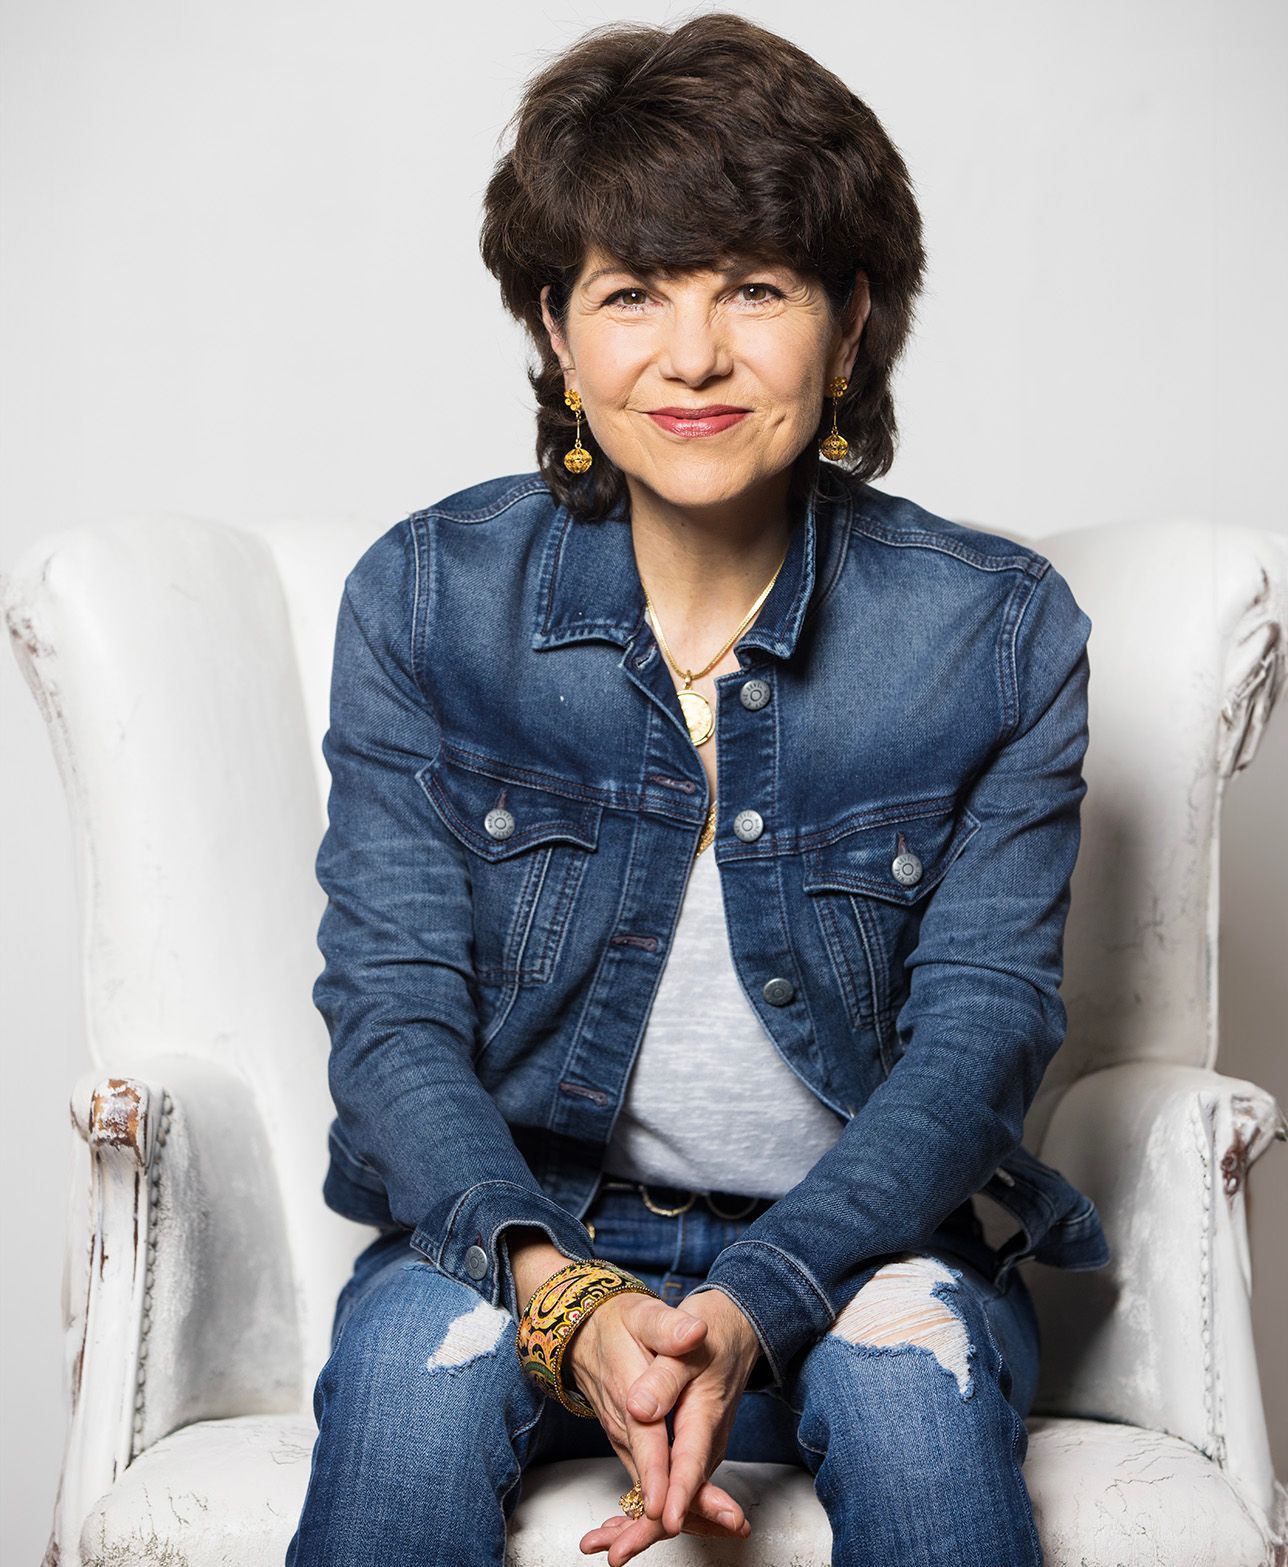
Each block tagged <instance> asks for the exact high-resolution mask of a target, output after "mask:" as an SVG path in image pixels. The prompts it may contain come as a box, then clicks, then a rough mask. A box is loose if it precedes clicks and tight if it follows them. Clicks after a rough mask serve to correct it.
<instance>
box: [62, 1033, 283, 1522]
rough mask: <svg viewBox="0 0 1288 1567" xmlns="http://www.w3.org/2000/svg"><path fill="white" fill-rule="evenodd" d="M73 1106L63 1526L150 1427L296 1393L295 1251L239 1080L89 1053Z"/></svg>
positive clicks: (177, 1060)
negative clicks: (76, 1142) (76, 1208)
mask: <svg viewBox="0 0 1288 1567" xmlns="http://www.w3.org/2000/svg"><path fill="white" fill-rule="evenodd" d="M71 1114H72V1123H73V1125H74V1127H75V1129H76V1131H77V1132H78V1133H79V1135H80V1137H81V1138H82V1139H83V1140H84V1143H85V1147H86V1148H87V1150H88V1173H89V1192H88V1202H89V1205H88V1210H87V1212H86V1213H84V1214H83V1215H82V1216H81V1222H79V1223H73V1224H72V1225H71V1226H69V1231H68V1234H69V1246H68V1250H67V1253H66V1257H65V1263H64V1278H63V1312H64V1327H65V1331H66V1332H67V1335H68V1345H69V1354H68V1377H69V1382H70V1386H69V1388H68V1395H69V1404H70V1410H69V1421H68V1432H67V1452H66V1456H65V1461H64V1469H63V1481H62V1488H61V1491H60V1494H59V1499H58V1504H57V1511H58V1515H59V1523H60V1528H59V1530H58V1532H59V1536H60V1538H62V1539H63V1540H75V1539H77V1538H78V1536H79V1529H80V1524H81V1520H82V1519H83V1517H84V1516H85V1513H86V1512H87V1511H88V1509H89V1507H90V1505H91V1504H92V1503H93V1501H94V1500H95V1499H96V1498H97V1497H99V1496H101V1495H102V1494H103V1492H105V1491H107V1490H108V1489H110V1487H111V1486H112V1485H113V1484H114V1482H115V1480H116V1477H117V1475H118V1474H119V1473H120V1472H121V1471H122V1470H123V1469H125V1467H126V1466H127V1465H128V1464H129V1463H130V1461H131V1460H132V1459H133V1458H135V1457H137V1456H138V1454H139V1453H140V1452H142V1450H143V1449H144V1448H145V1447H147V1446H149V1445H150V1444H151V1443H153V1442H155V1441H157V1440H158V1439H159V1438H160V1437H162V1436H165V1435H166V1434H168V1433H169V1432H171V1431H173V1430H175V1429H177V1428H178V1427H180V1426H184V1425H188V1424H190V1423H191V1422H193V1421H197V1420H205V1419H211V1418H218V1417H221V1416H227V1415H249V1414H260V1413H276V1412H284V1411H289V1412H292V1413H294V1412H296V1411H298V1409H299V1407H300V1402H301V1390H300V1386H299V1375H300V1370H299V1368H300V1363H301V1355H300V1344H299V1330H298V1325H297V1319H296V1301H295V1286H294V1279H293V1273H292V1266H291V1256H290V1249H289V1246H288V1244H287V1236H286V1228H285V1224H284V1221H283V1215H282V1207H281V1202H280V1199H279V1195H278V1187H277V1177H276V1174H275V1172H274V1169H273V1161H272V1158H271V1154H270V1150H269V1145H268V1139H267V1137H266V1135H265V1132H264V1128H263V1125H262V1122H261V1119H260V1116H259V1112H258V1110H257V1108H256V1105H255V1101H254V1096H253V1095H252V1093H251V1091H250V1089H249V1087H248V1086H247V1085H246V1083H245V1082H244V1081H243V1080H242V1079H241V1078H240V1077H238V1076H236V1075H235V1074H234V1073H232V1072H231V1071H229V1070H227V1069H226V1068H224V1067H221V1066H219V1065H217V1064H215V1063H213V1062H210V1061H205V1060H201V1059H200V1058H197V1057H193V1056H169V1057H161V1058H155V1059H152V1060H150V1061H149V1062H148V1063H147V1065H146V1067H145V1068H144V1069H143V1070H142V1071H141V1072H134V1073H125V1072H122V1073H120V1074H119V1075H112V1074H109V1073H105V1072H103V1071H102V1070H101V1069H97V1068H96V1069H95V1070H93V1071H92V1072H89V1073H87V1074H85V1075H84V1076H83V1077H81V1078H80V1080H79V1081H78V1082H77V1084H76V1086H75V1089H74V1090H73V1093H72V1102H71ZM76 1167H77V1168H78V1169H81V1170H82V1171H83V1169H84V1158H83V1156H82V1157H80V1158H78V1159H77V1160H76ZM72 1196H73V1200H74V1199H75V1193H74V1192H73V1194H72ZM86 1241H87V1243H88V1246H87V1249H86V1245H85V1244H84V1242H86ZM78 1332H79V1338H80V1345H79V1349H78V1350H76V1351H74V1352H73V1351H72V1350H71V1345H72V1343H73V1341H74V1339H75V1336H76V1334H77V1333H78Z"/></svg>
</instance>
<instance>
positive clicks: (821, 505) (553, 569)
mask: <svg viewBox="0 0 1288 1567" xmlns="http://www.w3.org/2000/svg"><path fill="white" fill-rule="evenodd" d="M628 505H629V503H628V502H626V501H623V502H622V503H620V504H619V505H618V506H617V507H616V508H615V509H614V510H613V511H612V512H610V513H609V514H608V515H607V516H606V517H605V518H604V519H603V520H602V521H599V522H577V521H574V519H573V518H572V516H571V515H570V513H569V512H568V510H567V508H566V507H564V506H558V507H557V508H556V509H555V513H554V515H553V517H552V518H551V521H550V525H549V528H548V529H547V532H546V540H545V547H544V549H543V551H542V557H541V564H540V568H539V572H540V575H539V579H538V590H537V608H536V615H535V619H534V623H533V627H532V646H533V647H534V648H551V647H562V646H563V645H564V644H566V643H569V642H587V641H597V640H603V639H607V640H608V641H610V642H616V643H618V644H619V645H621V646H623V647H625V646H627V645H629V644H630V643H631V642H632V641H634V639H635V638H636V637H637V636H638V635H639V633H640V632H641V631H642V630H644V631H647V630H648V625H647V622H646V621H645V619H644V588H643V585H642V583H641V582H640V576H639V569H638V567H637V566H636V564H635V550H634V544H633V540H632V537H631V528H630V515H629V510H628ZM829 510H830V505H829V503H828V502H825V501H823V502H818V501H810V502H809V504H808V505H807V506H806V507H805V508H804V515H803V517H801V518H800V519H799V520H798V522H797V525H796V527H794V528H793V529H792V534H791V538H790V540H789V542H788V546H787V554H786V557H785V558H784V560H783V565H782V569H781V571H780V572H779V573H778V579H777V581H776V582H775V583H774V586H773V589H772V590H771V592H770V594H769V597H768V598H767V599H766V600H765V602H764V603H763V604H762V605H761V606H760V612H759V613H758V614H757V616H756V621H755V624H754V625H752V626H751V627H750V628H749V629H748V630H747V631H744V632H743V634H742V636H741V637H739V639H738V641H737V643H736V644H735V646H736V647H745V646H749V645H750V646H753V647H758V648H763V649H764V650H765V651H766V652H767V653H772V654H774V655H775V656H776V657H778V658H790V657H791V654H792V651H793V649H794V648H795V646H796V642H797V638H798V637H799V636H800V631H801V626H802V625H803V624H804V621H805V615H806V612H807V610H808V609H809V603H810V598H811V596H812V594H813V592H814V583H815V580H816V575H817V564H816V563H817V561H818V559H819V542H820V519H821V516H822V515H823V514H825V513H827V512H828V511H829ZM829 532H830V530H829ZM650 634H651V633H650Z"/></svg>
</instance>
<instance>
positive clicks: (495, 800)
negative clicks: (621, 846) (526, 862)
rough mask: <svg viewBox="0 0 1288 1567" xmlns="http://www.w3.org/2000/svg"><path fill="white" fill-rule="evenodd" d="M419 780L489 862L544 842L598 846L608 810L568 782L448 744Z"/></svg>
mask: <svg viewBox="0 0 1288 1567" xmlns="http://www.w3.org/2000/svg"><path fill="white" fill-rule="evenodd" d="M416 777H417V779H418V780H419V782H420V786H421V788H422V789H424V791H425V793H426V794H427V795H428V796H429V800H430V803H431V805H433V807H434V809H435V810H436V811H437V812H438V814H439V815H440V816H441V817H442V819H443V822H444V823H445V825H446V826H447V827H448V828H449V830H450V831H451V832H452V833H454V834H455V836H456V837H457V838H459V839H460V840H461V842H462V843H463V844H464V845H465V846H466V848H468V849H472V850H473V851H474V853H475V854H478V855H481V856H482V857H483V858H484V859H486V860H504V859H507V858H509V857H510V856H511V855H514V854H521V853H523V851H524V850H525V849H531V848H533V847H534V846H536V845H537V844H542V843H573V844H579V845H580V846H581V847H582V848H583V849H594V848H595V847H597V845H598V843H599V823H600V819H601V818H602V816H603V814H604V808H603V806H602V805H601V804H600V803H599V802H598V801H596V800H592V799H589V798H587V797H586V796H585V795H583V794H581V793H579V792H578V785H577V784H575V783H573V782H571V781H570V780H566V779H562V778H553V777H551V776H549V775H548V774H544V773H537V772H533V771H532V770H531V769H530V768H525V767H518V766H515V765H513V764H511V763H507V762H498V761H496V760H494V759H493V758H491V757H485V756H481V755H479V754H478V753H477V752H473V751H469V752H467V751H463V750H461V749H459V748H457V747H455V746H451V745H447V744H444V745H443V746H442V747H441V749H440V750H439V753H438V755H437V756H436V757H435V758H434V760H433V761H432V762H429V763H427V764H426V765H425V766H424V767H422V768H421V769H420V770H419V772H418V773H417V774H416Z"/></svg>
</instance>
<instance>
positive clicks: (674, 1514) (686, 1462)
mask: <svg viewBox="0 0 1288 1567" xmlns="http://www.w3.org/2000/svg"><path fill="white" fill-rule="evenodd" d="M729 1419H730V1411H729V1410H727V1409H726V1408H724V1407H722V1406H721V1405H720V1404H719V1403H718V1402H716V1401H715V1400H709V1399H708V1400H703V1401H700V1402H699V1401H695V1400H694V1399H693V1398H691V1397H690V1398H688V1399H685V1400H684V1401H682V1402H681V1404H680V1406H679V1407H678V1408H677V1409H676V1412H675V1418H674V1419H673V1421H672V1425H673V1427H674V1430H675V1440H674V1442H673V1443H672V1444H671V1449H670V1453H669V1455H668V1456H669V1459H670V1484H669V1486H668V1488H667V1494H666V1500H665V1503H664V1506H663V1509H662V1512H661V1515H660V1516H661V1519H662V1523H663V1525H664V1526H665V1527H666V1528H667V1529H669V1530H670V1531H671V1532H675V1531H676V1530H677V1529H678V1527H679V1520H680V1519H682V1518H683V1517H684V1516H685V1515H686V1514H687V1513H688V1512H689V1511H691V1510H692V1509H694V1508H695V1507H697V1506H698V1505H699V1504H698V1503H697V1501H696V1498H697V1497H698V1496H699V1494H700V1493H701V1491H702V1489H703V1487H704V1486H706V1485H708V1484H709V1483H710V1482H709V1480H708V1476H709V1475H710V1474H711V1472H712V1471H713V1470H714V1469H715V1468H716V1467H717V1466H718V1464H719V1463H720V1460H721V1458H722V1457H723V1456H724V1450H725V1446H726V1438H725V1436H724V1430H725V1428H726V1427H727V1425H728V1424H729ZM715 1489H719V1488H718V1487H716V1488H715ZM722 1494H723V1495H726V1496H727V1495H728V1493H727V1492H724V1493H722ZM730 1501H732V1498H730ZM734 1507H735V1509H736V1510H737V1514H738V1517H739V1519H741V1516H742V1509H741V1508H739V1507H737V1504H736V1503H734ZM702 1510H705V1509H702Z"/></svg>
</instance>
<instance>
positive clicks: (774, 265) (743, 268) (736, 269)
mask: <svg viewBox="0 0 1288 1567" xmlns="http://www.w3.org/2000/svg"><path fill="white" fill-rule="evenodd" d="M711 270H712V271H713V272H716V273H717V274H718V275H719V276H720V277H724V278H730V277H737V276H739V275H740V274H742V273H744V272H757V271H762V270H763V271H786V270H789V269H788V268H787V266H786V264H785V263H783V262H778V261H755V260H748V261H735V262H734V263H732V265H730V266H727V267H713V268H711ZM616 273H624V274H626V275H627V276H629V277H642V278H647V279H650V280H651V279H653V278H658V277H661V276H662V272H661V271H660V269H657V268H651V269H650V268H647V267H628V266H615V267H596V268H595V270H594V271H593V272H592V273H591V274H590V276H589V277H588V278H587V279H586V281H585V282H584V283H583V284H582V287H583V288H589V287H590V286H591V284H592V283H596V282H598V281H599V279H600V278H601V277H611V276H613V275H614V274H616Z"/></svg>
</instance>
